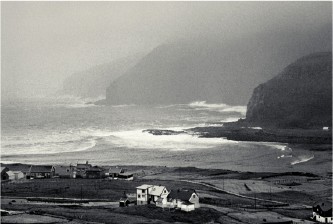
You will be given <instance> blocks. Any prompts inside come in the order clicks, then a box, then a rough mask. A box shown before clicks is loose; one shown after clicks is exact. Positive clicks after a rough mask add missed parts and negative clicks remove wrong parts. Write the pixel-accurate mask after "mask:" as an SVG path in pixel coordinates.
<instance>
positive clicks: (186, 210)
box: [180, 204, 195, 212]
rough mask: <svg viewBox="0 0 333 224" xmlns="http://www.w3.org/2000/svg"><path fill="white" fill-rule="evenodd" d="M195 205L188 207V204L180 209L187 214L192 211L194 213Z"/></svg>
mask: <svg viewBox="0 0 333 224" xmlns="http://www.w3.org/2000/svg"><path fill="white" fill-rule="evenodd" d="M194 209H195V208H194V204H191V205H186V204H182V205H181V207H180V210H182V211H185V212H190V211H194Z"/></svg>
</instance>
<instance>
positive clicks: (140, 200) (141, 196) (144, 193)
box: [136, 184, 153, 205]
mask: <svg viewBox="0 0 333 224" xmlns="http://www.w3.org/2000/svg"><path fill="white" fill-rule="evenodd" d="M152 186H153V185H148V184H143V185H141V186H138V187H137V188H136V201H137V203H136V204H137V205H145V204H148V198H149V194H148V189H149V188H151V187H152Z"/></svg>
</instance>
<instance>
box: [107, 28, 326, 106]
mask: <svg viewBox="0 0 333 224" xmlns="http://www.w3.org/2000/svg"><path fill="white" fill-rule="evenodd" d="M331 46H332V41H331V27H329V26H327V27H321V28H318V29H314V30H312V31H311V32H310V33H309V32H308V33H304V32H297V31H294V30H293V31H286V32H280V31H279V32H274V33H264V34H260V35H259V34H258V35H256V36H252V37H239V38H238V39H233V40H229V41H224V42H221V41H211V40H208V39H201V40H182V41H175V42H172V43H167V44H164V45H160V46H158V47H157V48H155V49H154V50H153V51H152V52H150V53H149V54H148V55H147V56H146V57H144V58H143V59H142V60H141V61H139V62H138V64H136V66H135V67H133V68H132V69H130V70H129V71H127V72H126V73H125V74H124V75H122V76H121V77H119V78H118V79H116V80H115V81H114V82H113V83H111V85H110V86H109V87H108V89H107V94H106V103H107V104H175V103H189V102H192V101H207V102H209V103H215V102H216V103H218V102H220V103H226V104H230V105H246V103H247V102H248V100H249V98H250V96H251V93H252V91H253V89H254V88H255V87H256V86H257V85H258V84H260V83H262V82H265V81H267V80H269V79H270V78H272V77H273V74H277V73H278V72H279V71H281V69H282V68H283V67H285V66H286V65H287V64H288V63H289V62H290V61H293V60H295V59H296V58H298V57H300V56H302V55H305V54H308V53H312V52H315V51H325V50H328V49H331Z"/></svg>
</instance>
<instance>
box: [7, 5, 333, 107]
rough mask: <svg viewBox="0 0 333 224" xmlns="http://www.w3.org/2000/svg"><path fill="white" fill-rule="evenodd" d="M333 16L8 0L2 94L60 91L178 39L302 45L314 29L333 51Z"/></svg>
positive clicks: (292, 8) (280, 9) (290, 10)
mask: <svg viewBox="0 0 333 224" xmlns="http://www.w3.org/2000/svg"><path fill="white" fill-rule="evenodd" d="M331 15H332V3H331V2H2V3H1V27H2V33H1V45H2V51H1V53H2V72H1V73H2V75H1V79H2V80H1V96H2V99H4V100H6V99H11V98H17V97H33V96H42V97H43V96H46V95H50V94H54V93H55V92H56V91H58V90H59V89H61V88H62V82H63V80H64V79H66V78H67V77H69V76H71V75H72V74H73V73H77V72H79V71H84V70H88V69H89V68H91V67H94V66H96V65H100V64H105V63H109V62H111V61H114V60H116V59H119V58H122V57H127V56H130V55H134V54H136V53H137V52H149V51H151V50H153V49H155V48H156V47H157V46H159V45H161V44H165V43H170V42H173V41H175V40H179V39H181V40H187V39H191V40H193V39H200V40H206V41H207V42H208V41H211V40H213V41H218V42H219V43H223V42H228V41H230V40H234V39H241V40H244V41H246V40H247V39H248V38H250V37H251V38H253V37H255V36H256V35H258V36H260V35H261V34H263V33H265V34H267V33H275V34H279V33H280V34H284V33H288V39H290V40H294V42H293V43H294V44H295V45H297V44H299V45H300V46H299V47H300V48H302V47H304V46H303V44H304V43H303V42H298V41H297V38H298V37H299V35H300V33H304V34H306V33H313V32H316V38H313V39H310V40H308V42H307V46H310V47H311V49H312V51H316V49H318V51H323V50H325V49H323V48H331V43H332V39H331V38H332V35H331V33H332V28H331V27H332V18H331ZM322 27H326V32H322V33H321V32H319V33H318V30H321V28H322ZM285 39H286V37H285V36H283V35H282V36H281V37H279V35H274V41H276V42H279V40H281V41H284V40H285ZM326 45H327V46H326ZM281 46H282V47H283V46H284V45H281ZM285 46H287V45H285ZM241 47H242V48H244V46H243V45H240V48H241ZM250 49H252V50H253V48H250ZM234 50H235V51H237V48H235V49H234ZM243 50H244V49H239V52H242V51H243ZM254 50H255V49H254ZM280 50H281V49H280ZM258 51H259V49H258ZM305 53H311V52H305ZM276 54H277V55H278V52H277V53H276ZM284 54H286V55H285V56H286V57H287V58H288V56H289V55H291V54H292V52H289V53H288V50H286V51H284ZM278 56H280V55H278ZM282 56H283V55H281V57H282ZM297 56H299V55H297ZM257 63H260V61H259V62H257ZM286 63H287V62H286ZM198 67H200V64H199V65H198ZM253 67H256V64H253ZM238 69H239V70H241V69H242V66H241V65H240V66H239V67H238ZM244 69H246V68H244ZM268 70H269V69H268ZM242 73H245V72H244V71H242ZM273 75H275V74H269V76H270V77H271V76H273ZM270 77H267V79H269V78H270ZM253 85H254V84H253ZM230 101H232V100H230Z"/></svg>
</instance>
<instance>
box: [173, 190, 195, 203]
mask: <svg viewBox="0 0 333 224" xmlns="http://www.w3.org/2000/svg"><path fill="white" fill-rule="evenodd" d="M193 193H195V191H194V190H172V191H171V192H170V194H169V195H168V198H173V199H180V200H182V201H188V200H190V198H191V196H192V194H193Z"/></svg>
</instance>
